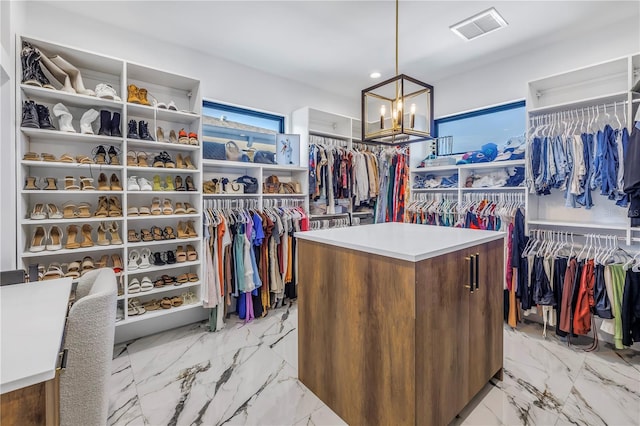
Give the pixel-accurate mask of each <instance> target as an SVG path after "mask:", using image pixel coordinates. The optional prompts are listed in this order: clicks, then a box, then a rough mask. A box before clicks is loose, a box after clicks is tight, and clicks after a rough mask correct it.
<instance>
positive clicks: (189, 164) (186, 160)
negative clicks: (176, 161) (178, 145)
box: [184, 155, 197, 170]
mask: <svg viewBox="0 0 640 426" xmlns="http://www.w3.org/2000/svg"><path fill="white" fill-rule="evenodd" d="M184 164H185V166H186V167H185V168H186V169H187V170H197V169H196V166H194V165H193V163H192V162H191V157H190V156H188V155H186V156H185V157H184Z"/></svg>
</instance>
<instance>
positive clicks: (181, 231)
mask: <svg viewBox="0 0 640 426" xmlns="http://www.w3.org/2000/svg"><path fill="white" fill-rule="evenodd" d="M178 238H180V239H184V238H189V233H188V232H187V228H186V222H185V223H183V222H178Z"/></svg>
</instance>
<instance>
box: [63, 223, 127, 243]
mask: <svg viewBox="0 0 640 426" xmlns="http://www.w3.org/2000/svg"><path fill="white" fill-rule="evenodd" d="M119 229H120V226H119V225H118V222H111V223H110V224H109V225H107V224H106V223H105V222H101V223H100V225H99V226H98V240H97V242H96V243H94V241H93V236H92V231H93V228H92V227H91V225H89V224H88V223H85V224H84V225H82V228H81V229H80V232H81V233H82V241H81V242H77V241H76V238H78V226H77V225H69V226H67V243H66V244H65V248H67V249H77V248H80V247H83V248H85V247H93V246H94V245H96V244H97V245H99V246H108V245H112V244H113V245H120V244H122V239H121V238H120V235H119V234H118V230H119ZM107 236H108V237H107Z"/></svg>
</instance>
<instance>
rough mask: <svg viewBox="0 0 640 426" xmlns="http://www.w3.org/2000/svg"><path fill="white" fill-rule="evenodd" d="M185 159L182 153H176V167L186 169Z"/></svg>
mask: <svg viewBox="0 0 640 426" xmlns="http://www.w3.org/2000/svg"><path fill="white" fill-rule="evenodd" d="M185 168H186V167H185V165H184V160H183V158H182V154H180V153H178V154H177V155H176V169H185Z"/></svg>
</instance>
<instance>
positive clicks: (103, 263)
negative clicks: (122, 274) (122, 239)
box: [96, 254, 109, 269]
mask: <svg viewBox="0 0 640 426" xmlns="http://www.w3.org/2000/svg"><path fill="white" fill-rule="evenodd" d="M107 263H109V255H108V254H103V255H102V257H101V258H100V260H98V261H97V262H96V269H100V268H106V267H107Z"/></svg>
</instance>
